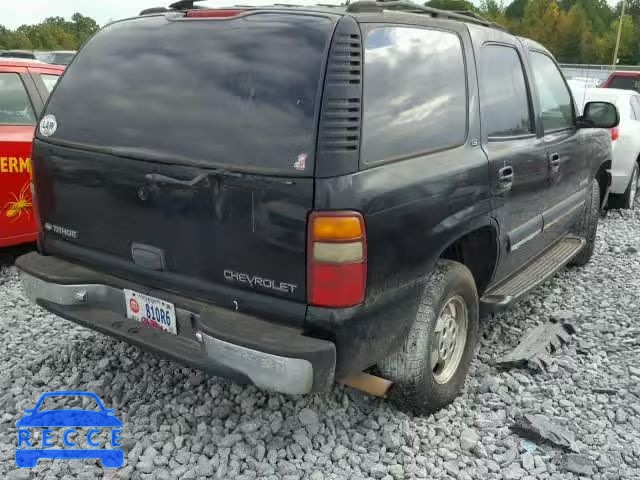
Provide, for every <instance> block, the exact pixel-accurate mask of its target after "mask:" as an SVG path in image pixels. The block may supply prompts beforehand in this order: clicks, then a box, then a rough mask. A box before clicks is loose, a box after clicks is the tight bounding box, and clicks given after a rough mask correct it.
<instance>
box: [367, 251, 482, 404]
mask: <svg viewBox="0 0 640 480" xmlns="http://www.w3.org/2000/svg"><path fill="white" fill-rule="evenodd" d="M456 295H458V296H459V297H461V298H462V299H463V300H464V303H465V304H466V308H467V317H468V318H467V335H466V343H465V346H464V350H463V352H462V356H461V358H460V362H459V363H458V366H457V368H456V370H455V373H454V374H453V375H452V377H451V378H450V379H449V380H448V381H447V382H446V383H438V382H436V381H435V378H434V372H433V369H432V367H431V352H432V349H433V345H432V344H433V339H434V335H435V332H434V330H435V328H436V324H437V321H438V315H439V314H440V312H441V311H442V310H443V308H444V307H445V305H446V304H447V302H448V301H449V299H451V298H452V297H454V296H456ZM478 311H479V307H478V291H477V289H476V284H475V281H474V279H473V276H472V275H471V272H470V271H469V269H468V268H467V267H465V266H464V265H462V264H461V263H458V262H454V261H452V260H439V261H438V262H437V263H436V266H435V268H434V271H433V275H432V276H431V278H430V279H429V281H428V282H427V285H426V287H425V290H424V293H423V295H422V299H421V301H420V306H419V307H418V312H417V314H416V319H415V321H414V324H413V326H412V327H411V330H410V331H409V335H408V336H407V339H406V340H405V343H404V345H403V346H402V348H401V349H400V350H399V351H398V352H396V353H394V354H393V355H391V356H389V357H387V358H386V359H384V360H383V361H381V362H380V363H379V364H378V369H379V372H380V374H381V375H382V377H384V378H387V379H389V380H391V381H393V382H394V383H393V385H392V387H391V390H390V393H389V398H390V399H391V400H392V401H393V402H394V403H396V404H397V405H398V406H399V407H400V408H403V409H407V410H410V411H413V412H414V413H417V414H427V413H431V412H434V411H436V410H439V409H440V408H442V407H444V406H445V405H448V404H449V403H451V402H452V401H453V400H454V399H455V398H456V397H457V396H458V394H459V393H460V390H461V389H462V387H463V385H464V380H465V378H466V376H467V371H468V370H469V364H470V363H471V360H472V358H473V355H474V352H475V345H476V341H477V338H478Z"/></svg>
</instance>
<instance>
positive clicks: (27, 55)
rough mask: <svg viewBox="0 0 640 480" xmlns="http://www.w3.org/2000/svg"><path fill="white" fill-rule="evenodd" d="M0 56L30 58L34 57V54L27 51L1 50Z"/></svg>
mask: <svg viewBox="0 0 640 480" xmlns="http://www.w3.org/2000/svg"><path fill="white" fill-rule="evenodd" d="M0 57H8V58H27V59H31V60H33V59H35V58H36V56H35V54H33V53H28V52H3V53H0Z"/></svg>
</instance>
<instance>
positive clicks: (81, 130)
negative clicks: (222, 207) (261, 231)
mask: <svg viewBox="0 0 640 480" xmlns="http://www.w3.org/2000/svg"><path fill="white" fill-rule="evenodd" d="M332 30H333V21H332V20H330V19H328V18H325V17H316V16H306V15H292V14H271V13H268V14H254V15H246V16H241V17H238V18H234V19H231V20H213V21H210V20H204V21H203V20H174V21H171V20H167V19H166V18H165V17H163V16H158V17H151V18H144V19H136V20H130V21H126V22H119V23H115V24H112V25H111V26H108V27H106V28H105V29H104V30H103V31H102V32H101V33H99V34H98V35H96V36H95V37H94V38H93V39H92V40H91V41H90V42H89V43H88V44H87V45H86V46H85V48H84V49H83V50H82V52H81V53H80V54H78V56H77V58H76V60H75V61H74V62H73V64H72V65H71V66H70V67H69V69H68V71H67V73H66V75H65V76H64V79H63V80H61V82H60V84H59V85H58V87H57V88H56V91H55V93H54V95H53V96H52V98H51V101H50V102H49V105H48V109H47V113H48V114H53V115H55V116H56V119H57V125H58V128H57V131H56V133H55V134H54V135H53V136H52V137H50V139H51V140H52V141H56V140H62V141H67V142H75V143H78V144H82V145H83V146H84V147H85V148H91V147H96V148H97V147H99V148H101V149H106V150H108V151H110V152H112V153H114V154H118V155H122V156H131V157H141V158H145V159H150V160H153V159H155V160H158V161H169V162H176V163H195V164H199V165H204V166H213V167H222V168H229V169H231V170H240V171H251V172H255V173H265V174H269V173H271V174H287V175H310V174H312V172H313V154H314V148H315V135H316V122H317V116H318V115H317V111H318V106H319V96H320V81H321V78H322V75H321V73H322V70H323V63H324V58H325V56H326V50H327V48H328V43H329V40H330V37H331V33H332ZM78 99H81V101H78ZM301 159H302V160H303V161H301Z"/></svg>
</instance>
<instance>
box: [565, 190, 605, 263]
mask: <svg viewBox="0 0 640 480" xmlns="http://www.w3.org/2000/svg"><path fill="white" fill-rule="evenodd" d="M599 219H600V188H599V187H598V182H597V181H596V180H595V179H593V180H592V181H591V198H588V197H587V201H586V202H585V206H584V209H583V210H582V214H581V215H580V219H579V220H578V222H577V223H576V225H575V226H574V227H573V229H572V231H573V233H575V234H576V235H578V236H580V237H582V238H584V239H585V240H586V241H587V244H586V245H585V246H584V248H583V249H582V250H580V253H578V255H576V256H575V257H573V260H571V262H569V265H572V266H578V267H581V266H582V265H586V264H587V263H589V260H591V257H592V256H593V249H594V247H595V245H596V233H597V231H598V220H599Z"/></svg>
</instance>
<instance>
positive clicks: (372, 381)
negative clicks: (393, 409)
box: [338, 372, 393, 398]
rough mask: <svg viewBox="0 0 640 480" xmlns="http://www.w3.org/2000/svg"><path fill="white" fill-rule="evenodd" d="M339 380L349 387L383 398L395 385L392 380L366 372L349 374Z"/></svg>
mask: <svg viewBox="0 0 640 480" xmlns="http://www.w3.org/2000/svg"><path fill="white" fill-rule="evenodd" d="M338 382H339V383H341V384H343V385H346V386H347V387H351V388H355V389H356V390H360V391H362V392H365V393H368V394H369V395H374V396H376V397H382V398H384V397H386V396H387V393H388V392H389V388H391V385H393V382H392V381H391V380H386V379H384V378H381V377H376V376H375V375H371V374H369V373H364V372H360V373H356V374H354V375H349V376H348V377H346V378H343V379H341V380H338Z"/></svg>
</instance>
